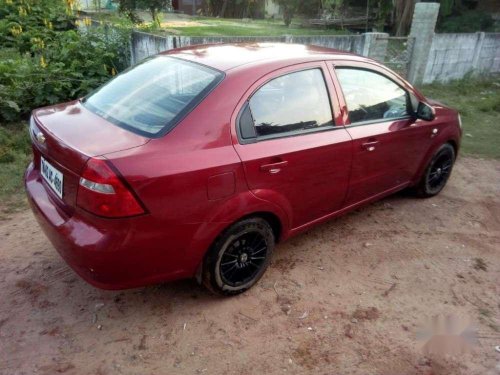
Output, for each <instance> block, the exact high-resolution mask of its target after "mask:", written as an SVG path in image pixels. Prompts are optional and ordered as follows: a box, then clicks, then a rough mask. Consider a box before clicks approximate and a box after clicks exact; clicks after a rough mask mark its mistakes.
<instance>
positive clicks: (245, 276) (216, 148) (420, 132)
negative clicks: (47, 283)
mask: <svg viewBox="0 0 500 375" xmlns="http://www.w3.org/2000/svg"><path fill="white" fill-rule="evenodd" d="M30 132H31V136H32V141H33V153H34V159H33V163H32V164H31V165H30V166H29V167H28V169H27V171H26V176H25V180H26V182H25V183H26V191H27V194H28V197H29V201H30V203H31V206H32V209H33V212H34V214H35V216H36V217H37V219H38V222H39V223H40V225H41V227H42V228H43V230H44V231H45V233H46V235H47V236H48V237H49V239H50V240H51V241H52V243H53V245H54V247H55V248H56V249H57V250H58V251H59V253H60V254H61V255H62V257H63V258H64V259H65V260H66V261H67V262H68V264H69V265H70V266H71V267H72V268H73V269H74V270H75V271H76V272H77V273H78V274H79V275H80V276H81V277H83V278H84V279H85V280H87V281H88V282H89V283H91V284H93V285H95V286H97V287H101V288H106V289H122V288H130V287H136V286H141V285H145V284H150V283H158V282H163V281H168V280H174V279H179V278H190V277H197V279H198V280H199V281H200V282H203V283H204V284H205V285H206V286H207V287H208V288H209V289H211V290H212V291H215V292H219V293H222V294H226V295H230V294H237V293H240V292H243V291H245V290H247V289H248V288H250V287H251V286H252V285H254V284H255V283H256V282H257V281H258V280H259V278H260V277H261V276H262V274H263V273H264V271H265V270H266V268H267V266H268V264H269V261H270V259H271V256H272V252H273V248H274V246H275V243H276V242H278V241H283V240H286V239H287V238H289V237H290V236H293V235H295V234H297V233H300V232H302V231H304V230H306V229H308V228H310V227H312V226H314V225H316V224H318V223H321V222H323V221H325V220H328V219H331V218H333V217H336V216H339V215H341V214H343V213H346V212H348V211H350V210H353V209H355V208H357V207H359V206H361V205H364V204H367V203H370V202H373V201H375V200H377V199H380V198H382V197H385V196H387V195H389V194H392V193H394V192H396V191H398V190H401V189H405V188H409V187H411V188H413V190H414V191H415V192H416V193H417V194H418V195H419V196H424V197H430V196H433V195H435V194H438V193H439V192H440V191H441V190H442V189H443V187H444V186H445V184H446V182H447V180H448V177H449V176H450V173H451V170H452V167H453V163H454V161H455V158H456V155H457V152H458V148H459V145H460V139H461V124H460V117H459V114H458V113H457V111H456V110H453V109H450V108H447V107H445V106H444V105H442V104H440V103H438V102H435V101H432V100H429V99H426V98H425V97H424V96H423V95H422V94H421V93H419V92H418V91H417V90H416V89H415V88H414V87H412V86H411V85H410V84H409V83H408V82H406V81H405V80H403V79H402V78H401V77H399V76H398V75H396V74H395V73H393V72H392V71H391V70H389V69H387V68H386V67H384V66H383V65H381V64H379V63H377V62H375V61H373V60H370V59H367V58H365V57H361V56H356V55H353V54H350V53H343V52H339V51H335V50H330V49H325V48H318V47H310V46H302V45H284V44H235V45H211V46H194V47H189V48H182V49H177V50H172V51H169V52H167V53H163V54H160V55H158V56H155V57H153V58H150V59H148V60H146V61H144V62H142V63H141V64H139V65H137V66H135V67H133V68H131V69H129V70H128V71H126V72H124V73H123V74H121V75H119V76H117V77H116V78H114V79H113V80H112V81H110V82H109V83H108V84H106V85H104V86H102V87H101V88H99V89H98V90H96V91H95V92H93V93H92V94H90V95H89V96H87V97H86V98H84V99H81V100H77V101H73V102H69V103H65V104H61V105H56V106H51V107H46V108H42V109H38V110H35V111H33V116H32V118H31V124H30Z"/></svg>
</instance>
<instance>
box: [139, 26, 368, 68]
mask: <svg viewBox="0 0 500 375" xmlns="http://www.w3.org/2000/svg"><path fill="white" fill-rule="evenodd" d="M238 42H281V43H299V44H311V45H316V46H322V47H328V48H334V49H338V50H342V51H349V52H353V53H357V54H362V53H363V46H364V37H363V36H362V35H341V36H283V37H279V36H278V37H229V36H228V37H222V36H221V37H186V36H157V35H153V34H148V33H143V32H139V31H134V32H133V33H132V40H131V56H132V64H135V63H137V62H139V61H141V60H143V59H145V58H146V57H148V56H151V55H154V54H157V53H159V52H162V51H166V50H169V49H172V48H179V47H185V46H190V45H195V44H213V43H238Z"/></svg>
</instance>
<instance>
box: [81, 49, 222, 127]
mask: <svg viewBox="0 0 500 375" xmlns="http://www.w3.org/2000/svg"><path fill="white" fill-rule="evenodd" d="M222 78H223V74H222V73H221V72H219V71H217V70H214V69H210V68H208V67H206V66H203V65H200V64H196V63H192V62H189V61H185V60H180V59H177V58H172V57H167V56H156V57H154V58H152V59H149V60H146V61H145V62H143V63H141V64H139V65H136V66H135V67H133V68H131V69H129V70H127V71H125V72H124V73H122V74H120V75H118V76H117V77H116V78H114V79H113V80H111V81H110V82H108V83H107V84H105V85H104V86H102V87H101V88H99V89H98V90H97V91H95V92H94V93H92V94H91V95H90V96H88V97H87V98H85V99H84V100H83V105H84V106H85V107H86V108H88V109H89V110H91V111H93V112H95V113H96V114H98V115H99V116H101V117H103V118H105V119H107V120H109V121H111V122H113V123H115V124H116V125H119V126H121V127H123V128H126V129H129V130H131V131H133V132H135V133H138V134H141V135H145V136H148V137H155V136H159V135H162V134H164V133H166V132H168V131H169V130H170V129H172V128H173V127H174V126H175V125H176V124H177V122H179V121H180V120H181V119H182V118H183V117H184V116H185V115H186V114H187V113H188V112H189V111H191V110H192V109H193V108H194V107H195V106H196V105H197V104H199V103H200V101H201V100H203V98H204V97H205V96H206V95H207V94H208V93H209V92H210V90H212V89H213V88H214V87H215V86H216V85H217V84H218V83H219V82H220V81H221V80H222Z"/></svg>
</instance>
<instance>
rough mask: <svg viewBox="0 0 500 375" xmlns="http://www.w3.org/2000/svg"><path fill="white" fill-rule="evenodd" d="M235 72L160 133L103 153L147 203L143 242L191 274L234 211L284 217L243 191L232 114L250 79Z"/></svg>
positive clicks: (232, 218)
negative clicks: (133, 145)
mask: <svg viewBox="0 0 500 375" xmlns="http://www.w3.org/2000/svg"><path fill="white" fill-rule="evenodd" d="M238 77H239V78H240V79H236V80H231V79H230V77H226V79H225V80H224V81H223V82H222V83H221V84H220V85H219V86H218V87H217V88H216V89H215V90H214V91H213V92H212V93H211V94H210V95H209V96H208V97H207V98H206V99H205V100H204V101H203V102H202V103H201V104H200V105H199V106H198V107H197V108H195V109H194V110H193V111H192V112H191V113H190V114H189V115H188V116H187V117H186V118H185V119H184V120H183V121H182V122H181V123H180V124H178V125H177V126H176V127H175V128H174V129H173V130H171V131H170V133H168V134H166V135H165V136H163V137H161V138H158V139H153V140H151V141H150V142H148V143H147V144H145V145H143V146H141V147H138V148H134V149H130V150H125V151H120V152H116V153H111V154H107V155H106V158H108V159H109V160H110V161H111V162H112V163H113V165H114V166H115V167H116V168H117V169H118V170H119V171H120V172H121V173H122V175H123V176H124V178H125V179H126V180H127V182H128V183H129V184H130V185H131V187H132V188H133V189H134V191H135V192H136V194H137V195H138V197H139V198H140V199H141V201H142V202H143V203H144V205H145V206H146V208H147V210H148V211H149V212H148V219H147V220H148V222H149V223H150V224H149V225H150V227H149V228H148V229H147V230H148V231H149V233H150V235H149V238H150V240H148V241H147V243H146V244H145V248H147V249H149V250H150V253H151V254H158V253H159V252H162V251H163V252H164V253H169V257H170V259H175V263H176V264H177V265H178V266H179V267H181V268H182V269H183V270H184V271H185V272H186V273H188V274H189V273H190V274H193V273H194V272H195V270H196V267H197V266H198V264H199V263H200V261H201V259H202V257H203V255H204V254H205V252H206V251H207V249H208V248H209V247H210V245H211V243H212V242H213V241H214V240H215V238H216V237H217V236H218V235H219V234H220V233H221V232H222V231H223V230H224V229H225V228H227V227H228V226H229V225H230V224H231V223H233V222H235V221H237V220H238V219H239V218H241V217H243V216H246V215H248V214H249V213H253V212H271V213H273V214H275V215H276V216H278V217H279V218H280V220H281V219H283V220H284V215H283V214H282V213H281V212H280V210H279V208H278V207H276V206H275V205H274V204H272V203H269V202H265V201H262V200H260V199H258V198H256V197H255V196H254V195H253V194H251V193H250V192H249V191H248V188H247V184H246V181H245V176H244V172H243V168H242V164H241V160H240V158H239V157H238V155H237V153H236V151H235V149H234V147H233V145H232V142H231V131H230V128H229V122H230V119H231V114H232V113H233V111H234V108H235V105H236V103H237V102H238V100H239V98H240V97H241V95H242V93H243V91H242V89H241V88H245V87H246V85H247V84H248V79H250V80H251V79H252V78H251V77H247V78H246V79H242V77H240V76H238ZM230 183H232V184H233V186H228V185H227V184H230ZM179 234H182V235H179ZM151 250H152V252H151ZM166 267H168V265H166Z"/></svg>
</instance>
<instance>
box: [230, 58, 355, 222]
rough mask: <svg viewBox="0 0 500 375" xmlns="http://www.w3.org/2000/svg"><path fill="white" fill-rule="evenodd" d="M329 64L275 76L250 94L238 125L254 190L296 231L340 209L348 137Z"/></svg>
mask: <svg viewBox="0 0 500 375" xmlns="http://www.w3.org/2000/svg"><path fill="white" fill-rule="evenodd" d="M334 92H335V91H334V89H333V83H332V81H331V77H330V74H329V72H328V69H327V66H326V64H325V63H324V62H316V63H307V64H301V65H294V66H293V67H288V68H285V69H281V70H279V71H275V72H273V73H272V74H269V75H267V76H265V77H263V78H261V79H260V80H259V81H257V82H256V83H255V84H254V85H253V86H252V88H250V90H249V91H248V92H247V94H246V97H245V98H244V99H243V100H242V102H241V103H240V104H239V109H238V112H237V113H239V115H238V116H237V118H235V128H236V131H237V135H238V136H237V137H234V138H233V139H234V143H235V149H236V151H237V152H238V154H239V156H240V158H241V160H242V162H243V165H244V169H245V174H246V178H247V183H248V186H249V188H250V190H251V191H252V192H253V193H254V194H255V195H256V196H258V197H260V198H262V199H265V200H268V201H272V202H274V203H275V204H278V205H279V206H281V208H283V209H284V210H285V211H286V212H287V214H288V216H289V220H290V225H291V227H292V228H297V227H300V226H302V225H304V224H306V223H308V222H310V221H313V220H315V219H317V218H320V217H322V216H325V215H327V214H329V213H331V212H333V211H336V210H338V209H339V208H341V206H342V204H343V202H344V199H345V196H346V192H347V186H348V178H349V172H350V167H351V138H350V136H349V134H348V133H347V131H346V130H345V128H344V127H343V126H338V125H336V121H335V120H334V118H337V121H338V122H340V118H339V116H340V110H339V106H338V102H337V98H336V96H333V97H332V99H333V100H332V99H331V98H330V93H334Z"/></svg>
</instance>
